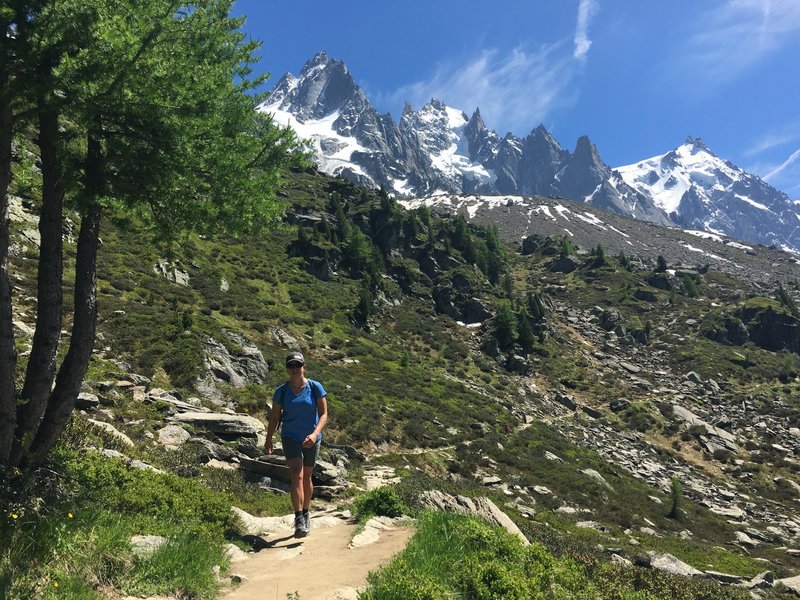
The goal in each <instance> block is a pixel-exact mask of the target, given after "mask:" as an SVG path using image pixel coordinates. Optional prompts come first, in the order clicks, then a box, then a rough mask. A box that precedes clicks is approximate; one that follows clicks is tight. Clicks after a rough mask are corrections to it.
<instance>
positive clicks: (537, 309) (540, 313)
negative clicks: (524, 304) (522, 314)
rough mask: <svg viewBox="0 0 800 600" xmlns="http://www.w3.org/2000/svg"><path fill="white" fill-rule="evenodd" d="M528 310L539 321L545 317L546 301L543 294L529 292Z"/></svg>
mask: <svg viewBox="0 0 800 600" xmlns="http://www.w3.org/2000/svg"><path fill="white" fill-rule="evenodd" d="M527 299H528V312H529V313H530V316H531V318H532V319H533V320H534V321H536V322H539V321H541V320H542V319H544V317H545V314H546V310H545V307H544V302H542V295H541V294H539V293H538V292H537V293H535V294H533V293H531V292H528V298H527Z"/></svg>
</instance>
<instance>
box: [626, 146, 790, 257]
mask: <svg viewBox="0 0 800 600" xmlns="http://www.w3.org/2000/svg"><path fill="white" fill-rule="evenodd" d="M616 171H618V172H619V173H620V175H621V176H622V178H623V179H624V180H625V182H626V183H628V185H630V186H631V187H634V188H636V190H638V191H639V192H641V193H642V194H644V195H647V196H649V197H650V198H652V199H653V201H654V202H655V204H656V205H657V206H658V207H659V208H661V209H662V210H663V211H664V212H665V213H667V214H668V215H669V217H670V218H671V219H672V220H673V221H675V222H676V223H677V224H678V225H679V226H681V227H685V228H687V229H704V230H706V231H712V232H717V233H723V234H725V235H729V236H732V237H737V238H739V239H743V240H748V241H751V242H758V243H761V244H765V245H775V246H778V247H783V248H787V249H795V250H796V249H797V248H798V247H800V231H798V230H799V229H800V216H798V213H797V205H796V204H795V203H794V202H792V201H791V200H789V197H788V196H787V195H786V194H784V193H783V192H780V191H778V190H776V189H775V188H774V187H772V186H771V185H769V184H768V183H767V182H765V181H764V180H762V179H761V178H759V177H758V176H756V175H752V174H750V173H747V172H745V171H743V170H742V169H740V168H739V167H737V166H736V165H734V164H733V163H731V162H730V161H727V160H723V159H722V158H720V157H718V156H717V155H716V154H714V153H713V152H712V151H711V150H710V149H709V148H708V146H706V145H705V144H704V143H703V141H702V140H701V139H699V138H698V139H692V138H688V139H687V140H686V141H685V142H684V143H683V144H682V145H681V146H678V147H677V148H675V149H674V150H671V151H670V152H667V153H666V154H663V155H661V156H654V157H653V158H648V159H647V160H643V161H640V162H638V163H635V164H632V165H627V166H625V167H618V168H617V169H616Z"/></svg>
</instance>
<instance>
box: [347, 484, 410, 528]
mask: <svg viewBox="0 0 800 600" xmlns="http://www.w3.org/2000/svg"><path fill="white" fill-rule="evenodd" d="M353 506H354V508H355V515H356V516H357V517H358V518H359V519H360V520H366V519H368V518H369V517H371V516H376V515H377V516H383V517H399V516H401V515H403V514H406V513H407V512H408V508H406V506H405V504H404V503H403V501H402V500H401V499H400V496H398V495H397V492H396V491H395V490H394V488H392V487H390V486H386V485H384V486H381V487H379V488H375V489H374V490H370V491H369V492H365V493H363V494H361V495H359V496H356V498H355V500H353Z"/></svg>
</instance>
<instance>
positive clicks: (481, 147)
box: [259, 52, 800, 250]
mask: <svg viewBox="0 0 800 600" xmlns="http://www.w3.org/2000/svg"><path fill="white" fill-rule="evenodd" d="M259 110H262V111H265V112H268V113H271V114H273V115H274V117H275V119H276V120H277V121H278V122H280V123H282V124H287V125H291V126H292V127H293V128H294V129H295V130H296V131H297V132H298V134H299V135H300V136H301V137H303V138H308V139H310V140H312V142H313V147H314V150H315V152H316V160H317V163H318V165H319V167H320V169H321V170H322V171H324V172H326V173H329V174H331V175H341V176H343V177H345V178H347V179H349V180H351V181H353V182H355V183H358V184H360V185H365V186H368V187H373V188H378V187H382V188H384V189H385V190H386V191H387V192H389V193H390V194H395V195H397V196H401V197H405V198H412V197H416V198H419V197H423V196H428V195H431V194H434V193H442V192H444V193H450V194H481V195H505V194H510V195H523V196H528V195H540V196H557V197H561V198H566V199H568V200H573V201H576V202H581V203H586V204H590V205H593V206H596V207H599V208H605V209H608V210H611V211H613V212H616V213H618V214H622V215H626V216H632V217H634V218H637V219H641V220H645V221H649V222H652V223H656V224H658V225H667V226H678V227H683V228H687V229H699V230H706V231H712V232H714V233H719V234H724V235H728V236H731V237H735V238H739V239H743V240H746V241H749V242H755V243H761V244H764V245H775V246H777V247H782V248H787V249H790V250H798V249H800V237H798V238H797V239H795V237H796V236H795V233H796V229H797V228H796V225H797V207H796V205H795V204H794V203H793V202H792V201H790V200H789V198H788V197H787V196H786V194H783V193H782V192H780V191H778V190H776V189H775V188H773V187H771V186H770V185H769V184H767V183H766V182H764V181H762V180H761V179H760V178H758V177H757V176H755V175H752V174H749V173H746V172H745V171H743V170H742V169H740V168H738V167H736V166H735V165H733V164H731V163H730V162H728V161H724V160H723V159H721V158H719V157H717V156H716V155H714V153H713V152H711V150H710V149H709V148H708V147H707V146H706V145H705V144H704V143H703V142H702V141H701V140H699V139H691V138H690V139H688V140H687V141H686V142H685V143H684V144H683V145H681V146H679V147H677V148H675V149H674V150H672V151H670V152H668V153H666V154H664V155H662V156H656V157H653V158H650V159H647V160H643V161H640V162H639V163H635V164H633V165H628V166H624V167H619V168H612V167H610V166H608V165H607V164H606V163H605V162H604V161H603V159H602V158H601V156H600V152H599V151H598V149H597V148H596V146H595V145H594V144H593V143H592V141H591V140H590V139H589V137H588V136H581V137H580V138H579V139H578V140H577V143H576V145H575V148H574V150H573V151H572V152H570V151H569V150H567V149H565V148H562V147H561V145H560V144H559V143H558V141H556V139H555V138H554V137H553V136H552V135H551V134H550V133H549V132H548V131H547V129H545V127H544V126H542V125H539V126H537V127H535V128H534V129H533V130H532V131H531V132H530V134H528V135H527V136H526V137H524V138H519V137H517V136H515V135H513V134H511V133H509V134H507V135H506V136H505V137H501V136H499V135H498V134H497V133H496V132H495V131H493V130H492V129H490V128H489V127H487V125H486V123H485V122H484V120H483V118H482V116H481V113H480V109H475V111H474V112H473V114H472V116H467V114H466V113H464V112H463V111H462V110H460V109H456V108H453V107H450V106H447V105H446V104H444V103H443V102H441V101H440V100H437V99H435V98H433V99H431V101H430V102H428V103H427V104H425V105H424V106H422V107H421V108H420V109H419V110H416V111H415V110H414V109H413V108H412V107H411V106H410V105H406V106H405V108H404V110H403V114H402V115H401V117H400V120H399V123H395V121H394V120H393V118H392V116H391V115H390V114H388V113H387V114H384V115H381V114H379V113H378V111H377V110H376V109H375V108H374V107H373V106H372V104H371V103H370V101H369V99H368V98H367V97H366V95H365V94H364V92H363V90H361V88H360V87H359V86H358V84H356V82H355V80H354V79H353V77H352V75H351V74H350V72H349V71H348V69H347V66H346V65H345V64H344V63H343V62H342V61H339V60H334V59H332V58H330V57H329V56H328V55H327V54H325V53H324V52H320V53H319V54H317V55H316V56H315V57H314V58H312V59H311V60H310V61H308V62H307V63H306V65H305V66H304V67H303V69H302V71H301V72H300V74H299V76H297V77H295V76H293V75H291V74H286V75H284V76H283V78H281V80H280V81H279V82H278V84H277V85H276V86H275V88H274V89H273V91H272V93H271V94H270V96H269V98H268V99H267V101H266V102H264V104H262V105H261V106H259Z"/></svg>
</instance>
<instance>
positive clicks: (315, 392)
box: [308, 379, 319, 402]
mask: <svg viewBox="0 0 800 600" xmlns="http://www.w3.org/2000/svg"><path fill="white" fill-rule="evenodd" d="M308 385H310V386H311V399H312V400H313V401H314V402H316V401H317V400H319V398H318V396H319V389H317V382H316V381H314V380H313V379H309V380H308Z"/></svg>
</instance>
